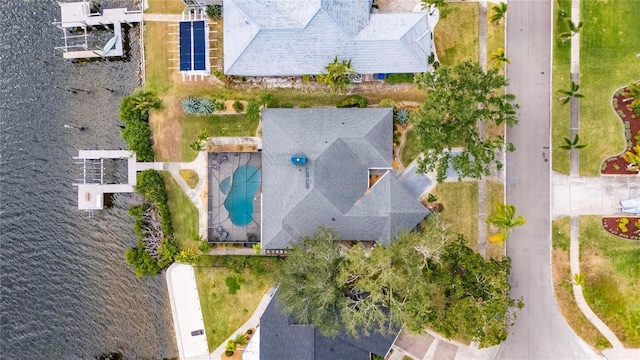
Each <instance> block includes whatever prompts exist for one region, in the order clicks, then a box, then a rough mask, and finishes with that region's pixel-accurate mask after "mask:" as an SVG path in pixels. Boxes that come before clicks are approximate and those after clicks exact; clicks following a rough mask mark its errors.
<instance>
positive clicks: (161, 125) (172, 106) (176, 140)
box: [149, 95, 182, 161]
mask: <svg viewBox="0 0 640 360" xmlns="http://www.w3.org/2000/svg"><path fill="white" fill-rule="evenodd" d="M162 106H163V108H162V110H161V111H154V112H152V113H151V116H150V117H149V125H150V126H151V131H152V132H153V135H152V137H153V150H154V152H155V154H156V159H157V160H158V161H180V139H181V138H182V126H181V125H180V123H179V122H178V121H177V120H176V119H177V118H178V117H179V116H181V115H182V108H181V107H180V99H178V98H177V97H176V96H174V95H167V96H165V97H164V98H162Z"/></svg>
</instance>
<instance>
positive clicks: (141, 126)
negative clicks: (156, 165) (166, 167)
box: [120, 120, 155, 161]
mask: <svg viewBox="0 0 640 360" xmlns="http://www.w3.org/2000/svg"><path fill="white" fill-rule="evenodd" d="M120 137H121V138H122V139H123V140H124V141H126V142H127V144H128V147H129V149H130V150H131V151H133V152H134V153H136V158H137V160H138V161H154V159H155V156H154V154H153V147H152V146H151V128H150V127H149V123H148V122H146V121H143V120H135V121H133V120H132V121H129V122H128V123H127V124H126V125H125V127H124V129H121V130H120Z"/></svg>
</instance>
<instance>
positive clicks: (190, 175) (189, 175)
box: [179, 169, 199, 189]
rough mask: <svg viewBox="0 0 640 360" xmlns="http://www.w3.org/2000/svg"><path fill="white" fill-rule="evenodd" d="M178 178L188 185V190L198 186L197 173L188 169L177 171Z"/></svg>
mask: <svg viewBox="0 0 640 360" xmlns="http://www.w3.org/2000/svg"><path fill="white" fill-rule="evenodd" d="M179 173H180V176H181V177H182V179H184V181H185V182H186V183H187V185H189V187H190V188H192V189H195V187H196V186H198V180H199V179H198V173H197V172H195V171H193V170H190V169H182V170H180V171H179Z"/></svg>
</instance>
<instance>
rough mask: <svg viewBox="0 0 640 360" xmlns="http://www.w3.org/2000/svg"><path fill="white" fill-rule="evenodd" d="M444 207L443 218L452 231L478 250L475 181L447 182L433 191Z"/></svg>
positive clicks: (476, 190) (476, 191) (476, 189)
mask: <svg viewBox="0 0 640 360" xmlns="http://www.w3.org/2000/svg"><path fill="white" fill-rule="evenodd" d="M432 193H433V194H434V195H436V196H437V197H438V201H439V202H441V203H442V205H444V211H442V218H443V219H444V220H446V221H447V222H448V223H450V224H451V229H453V230H454V231H456V232H458V233H461V234H463V235H464V237H465V238H466V239H467V244H468V245H469V247H470V248H472V249H473V250H474V251H477V250H478V183H477V182H475V181H463V182H458V181H455V182H445V183H442V184H438V185H437V186H436V187H435V189H434V190H433V191H432Z"/></svg>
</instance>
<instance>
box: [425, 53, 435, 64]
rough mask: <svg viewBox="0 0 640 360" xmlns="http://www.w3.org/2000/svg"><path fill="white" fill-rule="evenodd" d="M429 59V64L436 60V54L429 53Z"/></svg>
mask: <svg viewBox="0 0 640 360" xmlns="http://www.w3.org/2000/svg"><path fill="white" fill-rule="evenodd" d="M427 61H428V62H429V65H431V64H433V63H434V62H435V61H436V54H434V53H431V54H429V58H428V60H427Z"/></svg>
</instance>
